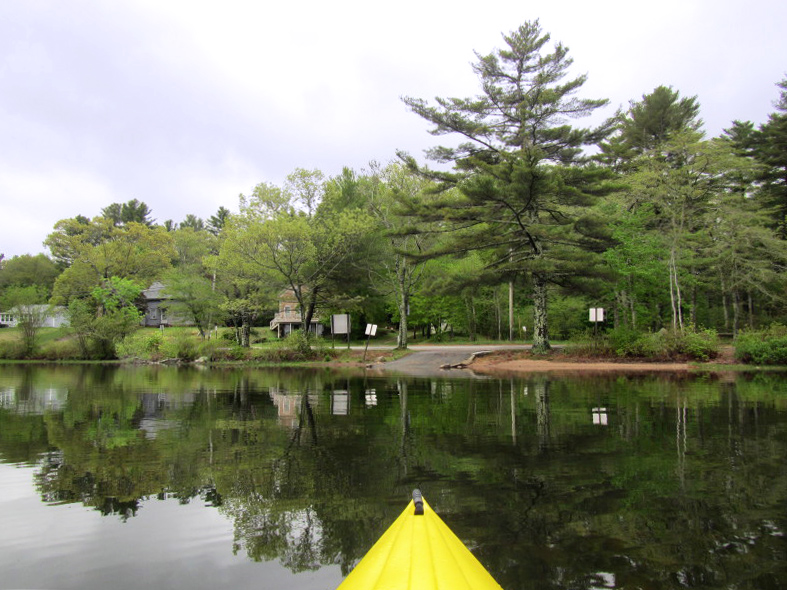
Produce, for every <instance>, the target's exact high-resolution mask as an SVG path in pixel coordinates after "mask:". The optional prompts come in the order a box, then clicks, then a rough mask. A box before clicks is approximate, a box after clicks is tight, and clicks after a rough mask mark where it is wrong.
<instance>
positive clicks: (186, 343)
mask: <svg viewBox="0 0 787 590" xmlns="http://www.w3.org/2000/svg"><path fill="white" fill-rule="evenodd" d="M161 354H162V355H163V357H164V358H169V359H172V358H176V359H178V360H181V361H193V360H196V359H197V358H199V356H200V347H199V342H198V341H197V339H196V338H194V336H192V335H191V334H190V333H189V331H188V330H177V331H176V332H175V334H174V335H173V336H171V337H169V338H166V339H165V340H164V342H163V343H162V345H161Z"/></svg>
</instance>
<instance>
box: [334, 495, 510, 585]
mask: <svg viewBox="0 0 787 590" xmlns="http://www.w3.org/2000/svg"><path fill="white" fill-rule="evenodd" d="M416 494H417V495H416ZM413 496H414V499H413V500H411V501H410V503H409V504H408V505H407V508H405V510H404V511H403V512H402V513H401V514H400V515H399V517H398V518H397V519H396V520H395V521H394V522H393V524H392V525H391V526H390V527H389V528H388V530H386V531H385V533H383V535H382V536H381V537H380V538H379V539H378V540H377V542H376V543H375V544H374V546H372V548H371V549H370V550H369V552H368V553H367V554H366V555H365V556H364V558H363V559H362V560H361V561H360V562H359V563H358V565H357V566H355V569H353V571H352V572H350V574H349V575H348V576H347V578H345V580H344V581H343V582H342V583H341V584H340V585H339V588H338V589H337V590H502V588H501V587H500V585H499V584H498V583H497V582H496V581H495V580H494V578H493V577H492V576H491V575H490V574H489V572H488V571H487V570H486V569H485V568H484V566H483V565H481V562H479V561H478V559H476V557H475V556H474V555H473V554H472V553H471V552H470V550H469V549H468V548H467V547H465V545H464V543H462V541H460V540H459V538H458V537H457V536H456V535H455V534H454V533H453V531H451V529H450V528H448V526H447V525H446V524H445V523H444V522H443V521H442V519H441V518H440V517H439V516H438V515H437V513H435V512H434V510H432V508H431V507H430V506H429V504H428V503H427V502H426V500H423V499H422V498H421V496H420V492H418V491H417V490H416V492H415V493H414V494H413ZM421 505H422V507H423V513H422V514H417V508H420V506H421Z"/></svg>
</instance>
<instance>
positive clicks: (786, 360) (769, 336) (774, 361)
mask: <svg viewBox="0 0 787 590" xmlns="http://www.w3.org/2000/svg"><path fill="white" fill-rule="evenodd" d="M735 358H736V359H738V360H739V361H741V362H744V363H747V364H754V365H787V326H784V325H782V324H772V325H771V326H770V327H769V328H767V329H766V330H747V331H745V332H741V333H739V334H738V337H737V338H736V339H735Z"/></svg>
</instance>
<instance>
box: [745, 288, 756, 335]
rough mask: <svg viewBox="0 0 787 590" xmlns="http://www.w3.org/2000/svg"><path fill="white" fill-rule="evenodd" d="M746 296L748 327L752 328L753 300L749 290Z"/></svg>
mask: <svg viewBox="0 0 787 590" xmlns="http://www.w3.org/2000/svg"><path fill="white" fill-rule="evenodd" d="M746 297H747V300H748V303H749V328H750V329H751V330H753V329H754V301H753V300H752V298H751V291H749V292H748V293H746Z"/></svg>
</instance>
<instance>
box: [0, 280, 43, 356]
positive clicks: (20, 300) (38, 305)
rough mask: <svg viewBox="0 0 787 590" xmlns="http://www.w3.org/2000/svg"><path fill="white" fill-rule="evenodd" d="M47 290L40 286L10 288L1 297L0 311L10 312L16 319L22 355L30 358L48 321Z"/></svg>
mask: <svg viewBox="0 0 787 590" xmlns="http://www.w3.org/2000/svg"><path fill="white" fill-rule="evenodd" d="M45 301H46V290H45V289H44V288H43V287H40V286H38V285H29V286H26V287H19V286H12V287H8V288H7V289H6V290H5V292H4V293H3V296H2V297H0V309H4V310H9V311H10V312H11V313H12V314H13V315H14V317H15V318H16V322H17V323H16V325H17V328H18V329H19V337H20V341H21V344H22V353H23V354H24V356H26V357H29V356H30V355H32V354H33V353H34V352H35V350H36V348H37V344H38V335H39V333H40V330H41V328H42V327H43V325H44V321H45V320H46V316H47V313H48V311H49V306H47V305H45Z"/></svg>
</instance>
